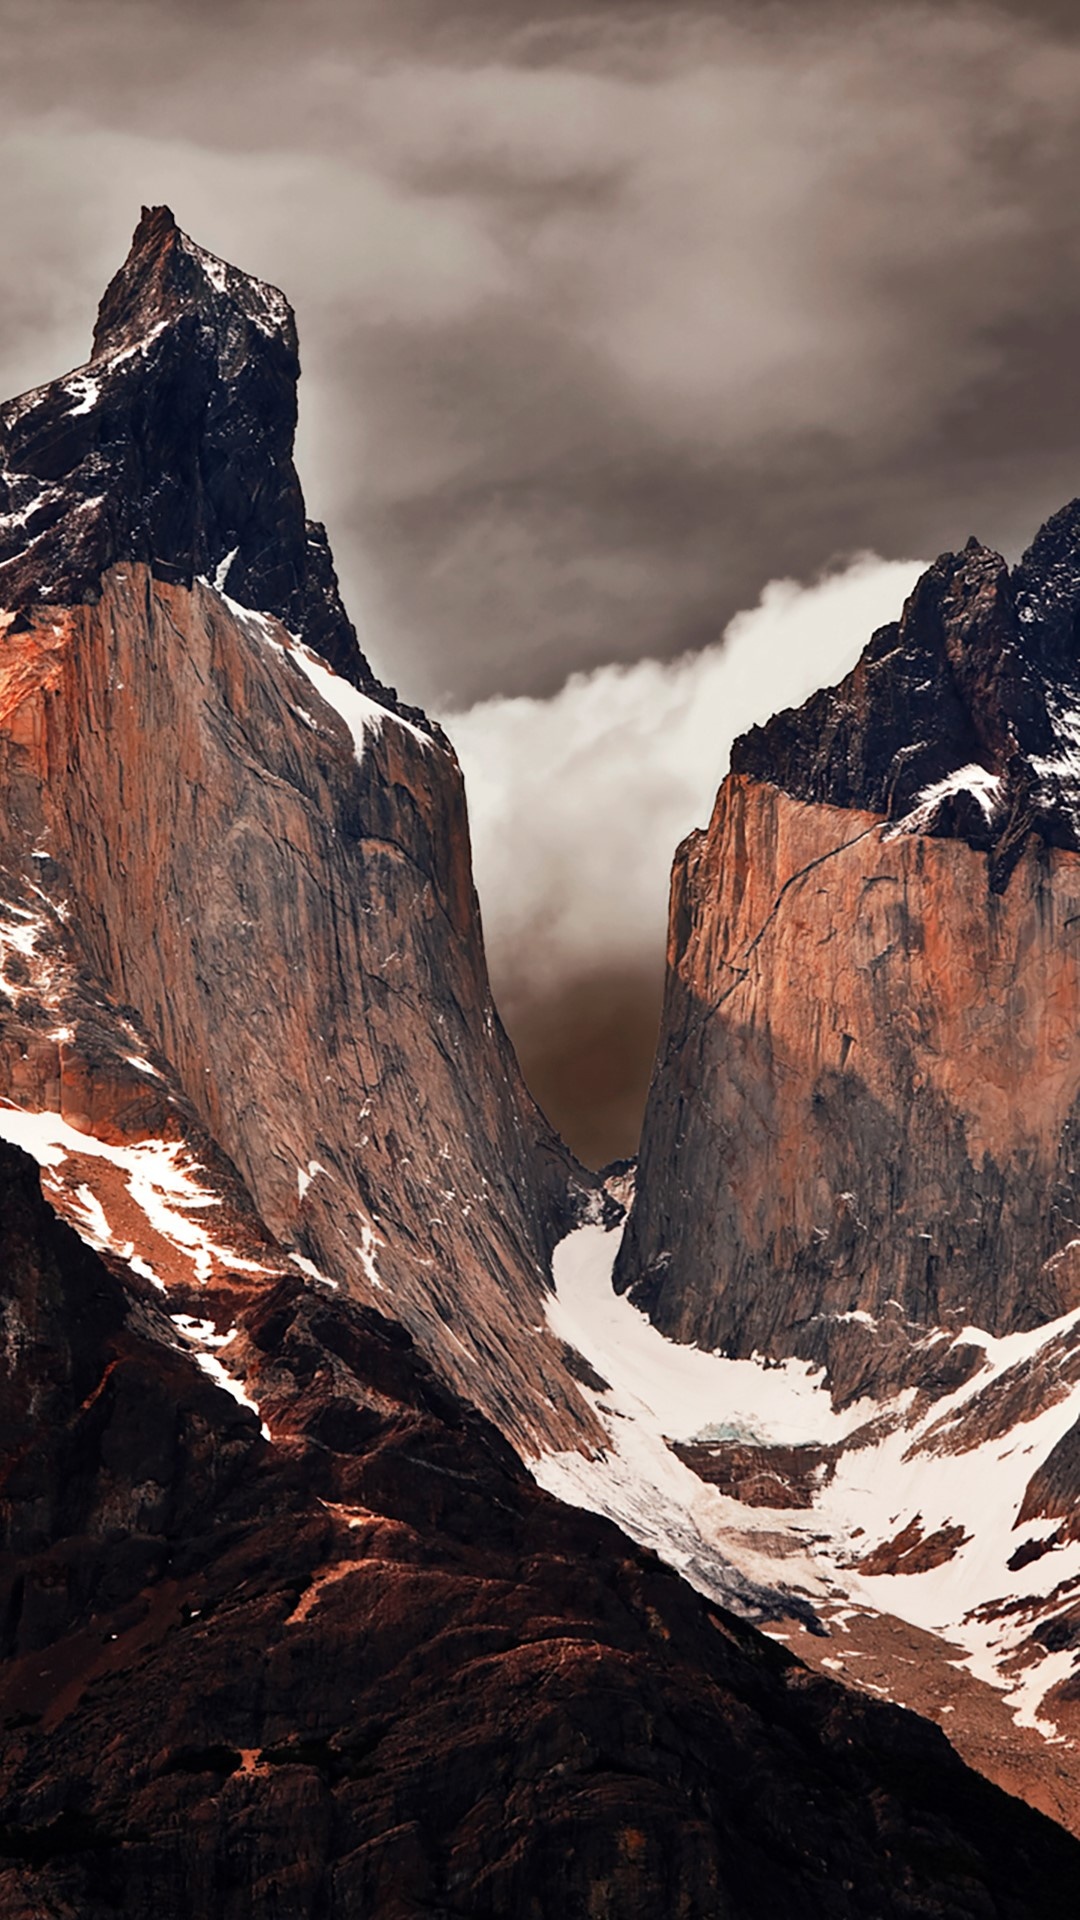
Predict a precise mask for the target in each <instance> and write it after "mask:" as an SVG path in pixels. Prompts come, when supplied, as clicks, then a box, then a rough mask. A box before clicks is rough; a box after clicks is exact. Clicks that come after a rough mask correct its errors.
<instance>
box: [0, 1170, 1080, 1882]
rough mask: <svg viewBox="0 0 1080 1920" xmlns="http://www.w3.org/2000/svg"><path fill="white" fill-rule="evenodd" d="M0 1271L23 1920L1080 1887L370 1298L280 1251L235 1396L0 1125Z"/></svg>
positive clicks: (873, 1708)
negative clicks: (599, 1508)
mask: <svg viewBox="0 0 1080 1920" xmlns="http://www.w3.org/2000/svg"><path fill="white" fill-rule="evenodd" d="M0 1276H2V1279H0V1295H2V1302H0V1304H2V1311H3V1318H4V1329H5V1335H6V1339H7V1352H8V1366H7V1368H6V1370H5V1372H4V1374H3V1376H2V1384H0V1437H2V1439H3V1442H4V1452H3V1460H4V1469H3V1479H2V1481H0V1515H2V1519H3V1553H2V1555H0V1618H2V1621H3V1629H2V1632H3V1638H2V1642H0V1653H2V1658H0V1715H2V1716H3V1719H4V1722H5V1726H6V1736H5V1741H4V1747H3V1757H2V1760H0V1904H2V1907H3V1912H4V1914H5V1916H10V1920H38V1916H40V1915H41V1914H43V1913H45V1912H47V1913H49V1914H50V1915H57V1916H71V1917H72V1920H74V1916H76V1915H77V1916H78V1917H79V1920H99V1916H100V1917H101V1920H105V1916H106V1915H112V1914H114V1913H117V1912H122V1913H124V1914H125V1915H126V1916H130V1917H131V1920H142V1917H143V1916H146V1917H147V1920H149V1917H150V1916H154V1920H194V1917H195V1916H196V1915H197V1916H198V1920H252V1917H254V1920H264V1917H265V1920H268V1917H269V1916H271V1915H286V1914H287V1915H288V1916H289V1920H300V1917H302V1916H311V1917H312V1920H314V1917H315V1916H323V1920H351V1917H352V1916H356V1917H357V1920H360V1917H361V1916H376V1920H400V1917H403V1916H410V1917H411V1916H417V1917H419V1916H422V1915H423V1916H430V1917H431V1920H434V1917H435V1916H437V1915H438V1916H444V1915H445V1916H448V1915H450V1914H460V1915H475V1916H489V1920H496V1917H498V1920H502V1916H506V1915H510V1914H513V1915H514V1916H521V1920H549V1917H550V1920H565V1917H566V1916H575V1915H580V1916H582V1920H585V1917H586V1916H594V1915H597V1914H611V1915H616V1914H617V1915H618V1916H619V1920H668V1917H669V1916H672V1915H679V1916H683V1920H711V1917H712V1916H715V1915H719V1914H721V1913H722V1914H724V1915H725V1916H727V1920H761V1916H763V1915H765V1914H784V1915H785V1916H791V1920H804V1917H805V1920H820V1916H822V1915H830V1916H835V1920H846V1917H847V1916H851V1917H852V1920H855V1916H858V1920H865V1917H866V1916H867V1915H868V1914H873V1915H875V1916H879V1915H880V1916H881V1917H882V1920H891V1917H892V1916H896V1917H897V1920H899V1916H901V1915H902V1916H914V1915H922V1916H941V1920H944V1917H945V1916H946V1915H947V1916H950V1920H960V1917H961V1916H968V1915H970V1916H972V1920H974V1917H975V1916H984V1915H985V1916H1000V1920H1036V1917H1037V1920H1056V1916H1059V1915H1060V1916H1065V1915H1067V1914H1071V1913H1072V1912H1073V1911H1074V1902H1075V1887H1076V1884H1077V1875H1078V1873H1080V1848H1078V1847H1077V1845H1076V1843H1075V1842H1074V1841H1072V1840H1070V1839H1069V1838H1068V1837H1067V1836H1066V1835H1065V1834H1063V1833H1062V1832H1060V1831H1059V1830H1058V1829H1056V1828H1054V1827H1053V1826H1052V1825H1051V1824H1050V1823H1049V1822H1047V1821H1045V1820H1043V1819H1042V1818H1041V1817H1040V1816H1038V1815H1036V1814H1033V1813H1032V1812H1030V1810H1029V1809H1027V1808H1025V1807H1022V1806H1021V1805H1019V1803H1017V1802H1015V1801H1011V1800H1009V1799H1008V1798H1007V1797H1006V1796H1005V1795H1003V1794H1001V1793H999V1792H998V1791H996V1790H995V1789H994V1788H992V1787H990V1786H989V1785H988V1784H987V1783H986V1782H985V1781H982V1780H980V1779H979V1778H978V1777H977V1776H975V1775H973V1774H970V1773H969V1772H967V1770H966V1769H965V1768H964V1767H963V1766H962V1765H961V1763H960V1762H959V1761H958V1760H957V1759H956V1757H955V1755H954V1754H953V1753H952V1752H951V1750H950V1749H949V1748H948V1746H947V1745H946V1743H945V1741H944V1740H943V1739H942V1737H941V1736H940V1735H938V1734H937V1733H936V1732H934V1731H933V1730H932V1729H930V1728H928V1727H927V1726H926V1725H925V1724H924V1723H922V1722H920V1721H918V1720H917V1719H915V1718H914V1716H912V1715H910V1714H907V1713H904V1712H903V1711H901V1710H900V1709H897V1708H892V1707H889V1706H886V1705H883V1704H880V1703H876V1702H871V1701H867V1700H865V1699H860V1698H858V1697H857V1696H855V1695H852V1694H849V1693H847V1692H845V1691H844V1690H843V1689H842V1688H839V1687H837V1686H836V1685H834V1684H833V1683H831V1682H829V1681H828V1680H825V1679H822V1678H819V1677H817V1676H813V1675H811V1674H809V1673H808V1672H807V1671H806V1670H805V1669H804V1668H802V1667H800V1666H799V1665H798V1663H797V1662H795V1661H793V1660H792V1659H791V1658H790V1656H788V1655H787V1654H785V1653H784V1652H782V1651H781V1650H780V1649H778V1648H777V1647H775V1646H773V1645H771V1644H769V1643H768V1642H765V1641H763V1640H761V1639H759V1638H758V1636H757V1635H755V1634H754V1633H753V1632H752V1631H751V1630H750V1629H748V1628H746V1627H743V1626H741V1625H739V1624H738V1623H737V1622H735V1621H734V1620H733V1619H732V1618H731V1617H730V1616H728V1615H726V1614H725V1613H724V1612H723V1611H722V1610H720V1609H718V1608H716V1607H713V1606H710V1605H708V1604H706V1603H705V1602H704V1601H702V1600H701V1599H699V1598H698V1597H697V1596H696V1595H694V1594H693V1593H692V1592H691V1591H690V1589H689V1588H688V1587H686V1586H685V1585H684V1584H683V1583H682V1582H681V1581H680V1580H679V1579H678V1578H677V1577H676V1576H675V1575H674V1574H672V1573H670V1572H668V1571H666V1570H665V1569H663V1568H662V1567H661V1566H660V1565H659V1564H658V1563H657V1562H656V1561H655V1560H654V1559H653V1558H652V1557H651V1556H649V1555H647V1554H644V1553H642V1552H640V1551H638V1550H636V1549H634V1548H632V1547H630V1546H629V1545H628V1544H627V1542H626V1541H625V1539H623V1538H622V1537H621V1536H620V1535H619V1534H618V1533H617V1532H616V1530H615V1529H614V1528H612V1527H611V1526H609V1525H608V1524H607V1523H606V1522H604V1521H601V1520H597V1519H595V1518H593V1517H592V1516H589V1515H586V1514H581V1513H576V1512H574V1511H572V1510H570V1509H567V1508H565V1507H562V1506H560V1505H559V1504H558V1503H557V1502H555V1501H554V1500H552V1499H550V1498H549V1497H548V1496H547V1495H545V1494H542V1493H541V1492H539V1491H538V1489H537V1488H536V1487H535V1486H534V1485H533V1484H532V1482H531V1481H530V1480H529V1479H528V1477H527V1476H526V1475H525V1474H524V1472H523V1471H522V1469H521V1467H520V1466H519V1464H518V1462H517V1460H516V1458H515V1456H514V1455H513V1453H512V1452H511V1451H510V1449H509V1448H508V1447H507V1446H506V1444H505V1443H504V1442H503V1441H502V1440H501V1438H500V1437H499V1435H498V1434H497V1433H496V1432H495V1431H494V1429H493V1428H491V1427H490V1426H489V1425H488V1424H487V1423H486V1422H485V1421H483V1420H482V1419H481V1418H480V1417H479V1416H478V1415H477V1414H475V1413H473V1412H472V1411H471V1410H470V1409H468V1408H467V1407H466V1406H464V1405H463V1403H462V1402H461V1401H460V1400H458V1399H457V1398H456V1396H454V1395H453V1394H451V1393H450V1392H448V1390H447V1389H446V1388H445V1387H444V1386H443V1385H442V1384H441V1383H440V1382H439V1381H438V1380H437V1379H436V1378H435V1376H434V1375H433V1374H432V1373H431V1371H430V1369H429V1368H427V1367H426V1366H425V1364H424V1363H423V1362H422V1361H421V1360H420V1358H419V1357H418V1355H417V1353H416V1351H415V1348H414V1347H413V1345H412V1343H411V1341H410V1340H409V1338H408V1336H407V1335H406V1334H404V1333H403V1331H402V1330H401V1329H400V1328H398V1327H396V1326H394V1325H393V1324H392V1323H391V1322H388V1321H386V1320H384V1319H383V1318H382V1317H381V1316H380V1315H379V1314H377V1313H374V1312H372V1311H371V1310H369V1309H366V1308H363V1307H359V1306H357V1305H354V1304H352V1303H350V1302H348V1301H346V1300H344V1299H334V1298H332V1297H326V1296H323V1297H319V1296H317V1295H316V1294H314V1293H313V1292H312V1291H311V1290H310V1289H307V1288H305V1287H304V1286H303V1285H302V1284H301V1282H300V1281H299V1280H298V1279H287V1280H282V1281H280V1282H279V1283H278V1284H277V1285H276V1286H275V1287H273V1288H272V1289H271V1290H269V1291H268V1292H266V1293H265V1294H264V1295H262V1296H261V1297H259V1298H257V1299H255V1300H253V1301H252V1302H250V1303H249V1305H248V1307H247V1308H246V1309H245V1310H244V1311H243V1312H242V1314H241V1318H240V1325H239V1327H238V1331H237V1336H236V1339H237V1341H238V1342H239V1343H242V1345H243V1348H244V1351H245V1355H246V1365H247V1378H248V1384H249V1387H253V1388H254V1390H255V1393H256V1396H257V1398H258V1402H259V1411H258V1413H253V1412H251V1411H249V1410H248V1409H246V1408H244V1407H240V1406H237V1405H236V1403H235V1401H234V1400H233V1399H231V1398H230V1396H229V1395H228V1394H227V1393H225V1392H223V1391H222V1390H221V1389H220V1388H219V1387H218V1386H216V1385H215V1384H214V1383H213V1381H211V1380H210V1379H208V1378H207V1376H206V1374H205V1372H203V1371H202V1370H201V1369H200V1368H199V1366H198V1365H197V1364H196V1362H195V1359H194V1358H193V1356H192V1355H191V1354H190V1353H186V1352H183V1351H181V1350H180V1349H179V1343H178V1342H177V1340H176V1337H175V1332H174V1329H173V1328H172V1326H171V1323H170V1322H169V1320H168V1319H167V1318H166V1316H165V1314H164V1312H163V1311H162V1309H161V1308H160V1307H159V1306H157V1305H156V1304H155V1302H154V1301H153V1300H148V1299H147V1298H145V1289H144V1288H140V1286H139V1283H138V1281H137V1280H136V1279H134V1278H132V1277H128V1278H127V1279H125V1277H124V1276H123V1274H122V1273H121V1272H120V1271H119V1270H118V1271H117V1272H116V1273H110V1272H109V1271H107V1270H106V1268H105V1267H104V1266H103V1265H102V1264H101V1263H100V1261H98V1259H97V1258H96V1257H95V1256H94V1255H93V1254H91V1253H90V1252H88V1250H87V1249H86V1248H85V1247H83V1246H82V1245H81V1243H80V1242H79V1241H78V1240H77V1238H76V1236H75V1235H74V1234H73V1233H72V1232H71V1231H70V1230H69V1229H68V1228H67V1227H65V1226H64V1225H62V1224H61V1223H59V1222H57V1221H56V1220H55V1219H54V1217H53V1216H52V1214H51V1213H50V1211H49V1209H48V1208H47V1207H45V1206H44V1205H43V1203H42V1201H41V1197H40V1194H39V1192H38V1190H37V1176H36V1171H35V1170H34V1169H33V1168H32V1167H31V1166H30V1165H29V1163H28V1162H27V1161H26V1160H25V1159H24V1158H22V1156H20V1155H18V1154H17V1153H15V1152H13V1151H12V1150H11V1149H8V1148H5V1147H0ZM31 1414H32V1415H33V1426H32V1431H33V1436H34V1439H33V1444H32V1445H30V1446H27V1445H26V1444H24V1442H25V1437H26V1435H27V1433H28V1431H30V1426H29V1421H28V1416H30V1415H31ZM260 1419H265V1420H267V1421H268V1422H269V1429H270V1433H271V1436H272V1437H271V1439H270V1441H269V1442H267V1441H266V1440H264V1439H263V1438H261V1437H260Z"/></svg>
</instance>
